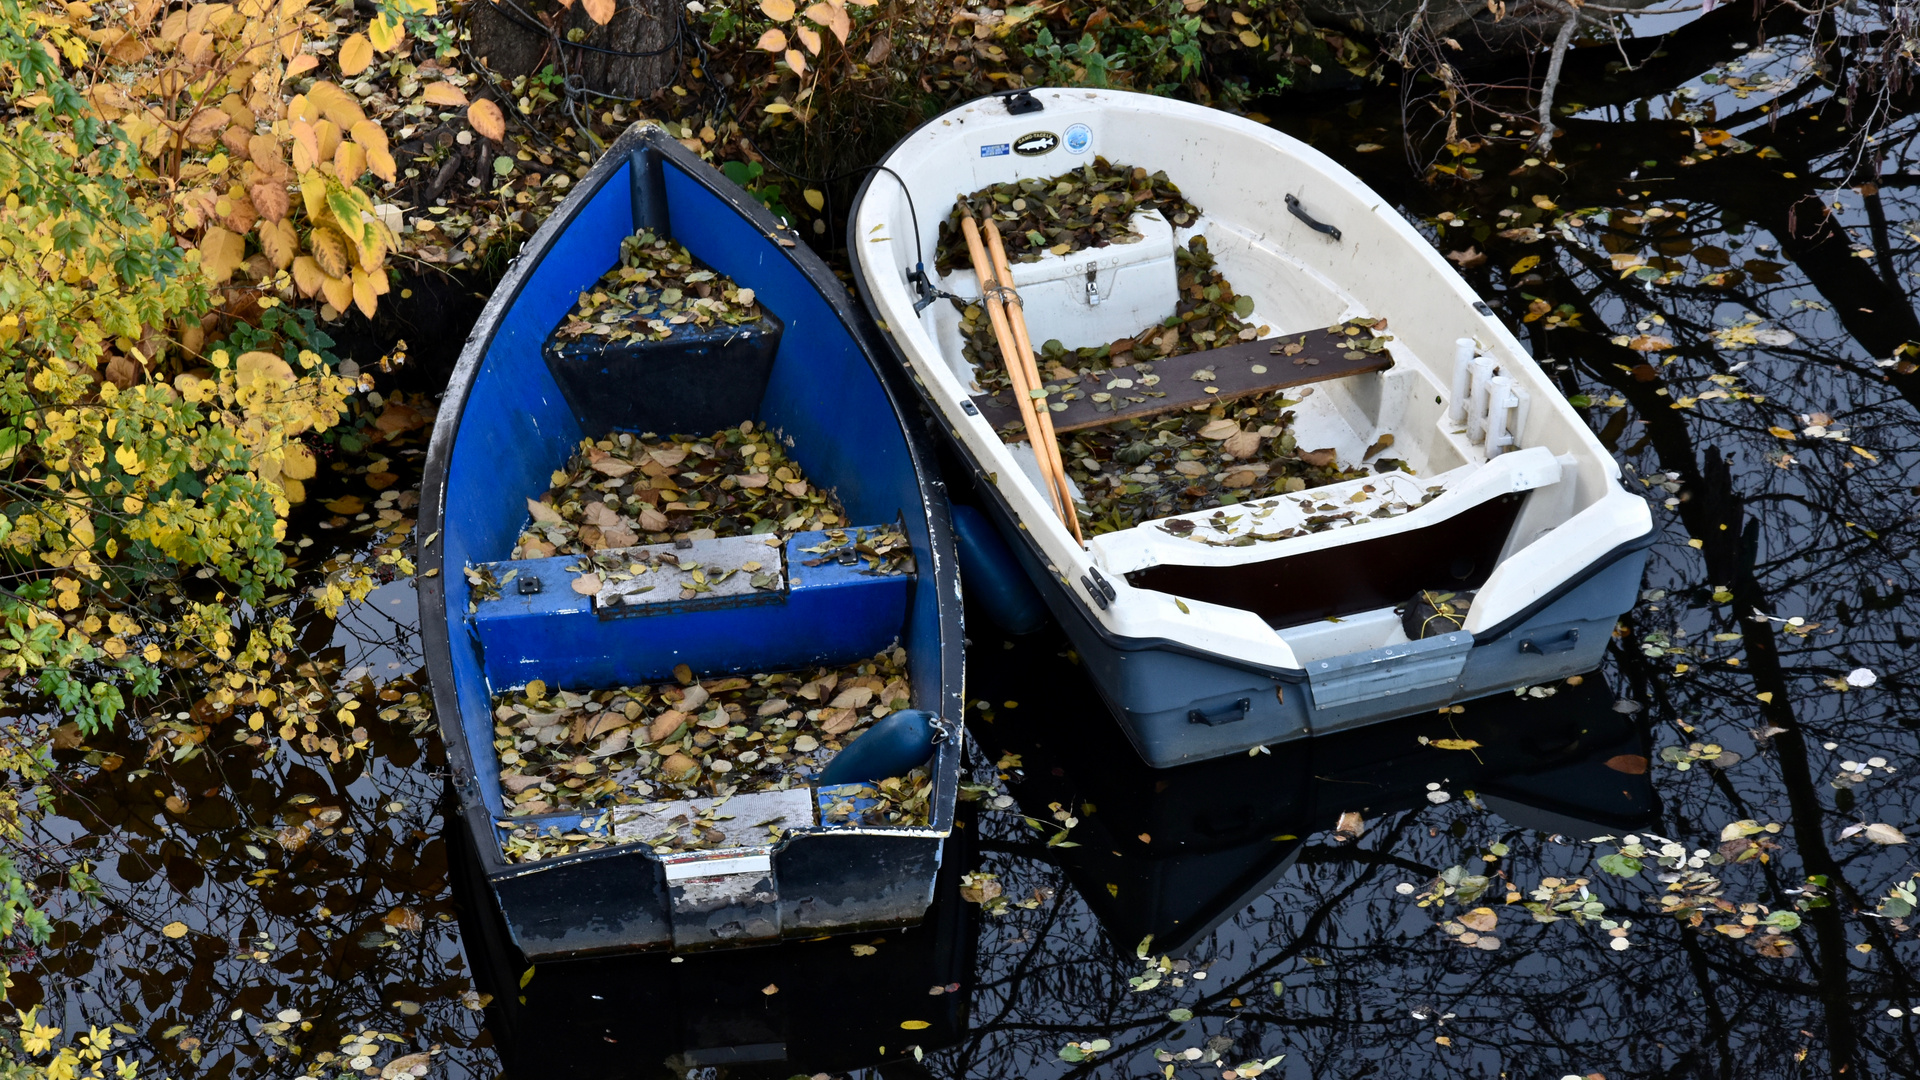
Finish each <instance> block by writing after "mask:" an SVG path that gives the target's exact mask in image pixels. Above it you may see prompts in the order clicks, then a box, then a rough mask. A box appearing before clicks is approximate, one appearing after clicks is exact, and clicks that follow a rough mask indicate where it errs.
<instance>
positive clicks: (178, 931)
mask: <svg viewBox="0 0 1920 1080" xmlns="http://www.w3.org/2000/svg"><path fill="white" fill-rule="evenodd" d="M160 932H161V933H162V934H164V935H166V936H167V937H170V938H174V939H176V940H177V939H179V938H183V937H186V936H187V924H186V923H183V922H170V923H168V924H167V925H165V926H163V927H161V928H160Z"/></svg>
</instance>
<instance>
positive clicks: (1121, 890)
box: [967, 620, 1654, 955]
mask: <svg viewBox="0 0 1920 1080" xmlns="http://www.w3.org/2000/svg"><path fill="white" fill-rule="evenodd" d="M973 625H975V626H981V625H984V620H979V621H974V622H973ZM983 637H985V638H989V639H991V640H979V641H977V642H976V644H975V655H974V656H972V657H970V658H969V659H970V662H969V667H968V674H969V680H968V687H967V690H968V697H969V698H970V699H972V700H973V701H975V702H976V703H977V702H981V701H984V702H987V703H989V704H990V705H991V706H992V707H993V708H991V709H990V710H989V711H990V712H992V714H993V720H992V722H990V723H980V722H978V721H977V720H975V721H974V722H973V723H972V728H973V731H974V733H975V736H976V738H977V739H978V741H979V743H980V746H981V748H982V749H983V750H984V751H985V752H987V753H989V754H993V755H996V756H998V755H1002V754H1008V753H1012V754H1016V755H1018V756H1019V759H1020V765H1019V766H1018V767H1017V768H1013V769H1007V770H1003V771H1004V772H1005V773H1006V775H1007V777H1008V790H1009V792H1010V794H1011V795H1012V796H1013V798H1014V800H1015V801H1016V804H1017V806H1018V808H1019V810H1020V811H1022V812H1024V813H1025V814H1026V815H1027V816H1029V817H1032V818H1035V819H1037V820H1040V821H1051V820H1054V815H1055V806H1056V804H1057V806H1058V807H1061V808H1068V809H1069V810H1070V811H1071V812H1072V813H1073V814H1074V816H1076V817H1077V818H1078V819H1079V823H1078V824H1077V825H1076V826H1075V827H1074V828H1073V829H1072V830H1071V839H1072V840H1073V841H1074V842H1075V843H1076V844H1077V845H1078V846H1077V847H1071V848H1059V847H1055V848H1050V849H1045V851H1046V854H1047V855H1048V856H1050V857H1052V858H1054V859H1057V860H1058V861H1059V862H1060V863H1061V864H1062V867H1063V869H1064V870H1065V872H1066V876H1067V879H1068V880H1069V881H1070V882H1072V884H1073V885H1074V887H1075V890H1076V891H1077V892H1078V893H1079V894H1080V895H1081V896H1083V897H1084V898H1085V902H1086V904H1087V905H1088V907H1089V908H1090V909H1091V910H1092V912H1093V914H1094V915H1095V916H1096V917H1097V918H1098V919H1099V921H1100V923H1101V924H1102V925H1103V926H1104V927H1105V928H1106V930H1107V931H1108V933H1109V934H1110V935H1111V937H1112V939H1113V944H1114V947H1115V948H1119V949H1124V950H1127V951H1132V950H1133V949H1134V947H1135V946H1137V945H1138V944H1139V943H1140V941H1141V939H1142V938H1144V937H1146V936H1147V935H1149V934H1152V935H1153V936H1154V942H1153V946H1152V948H1153V951H1154V952H1156V953H1168V954H1172V955H1179V954H1181V953H1183V952H1185V951H1186V950H1189V949H1191V948H1192V947H1193V946H1194V945H1196V944H1199V943H1201V942H1203V941H1204V940H1205V939H1206V937H1207V935H1208V934H1210V933H1212V932H1213V930H1214V929H1215V928H1216V927H1218V926H1219V925H1220V924H1221V923H1222V922H1224V921H1225V920H1226V919H1228V918H1229V917H1231V916H1232V915H1233V914H1234V912H1236V911H1238V910H1240V909H1241V908H1243V907H1245V906H1246V905H1247V904H1248V903H1250V902H1251V901H1252V900H1254V899H1255V898H1257V897H1259V896H1260V895H1261V894H1263V893H1265V892H1266V891H1267V890H1268V889H1270V888H1271V887H1272V886H1273V885H1274V883H1275V882H1276V881H1278V880H1279V879H1280V878H1281V877H1282V876H1283V875H1284V874H1285V873H1286V872H1287V870H1288V868H1289V867H1291V866H1292V865H1293V863H1294V862H1295V860H1296V859H1298V858H1299V856H1300V854H1301V851H1302V850H1303V849H1304V848H1305V847H1306V842H1307V841H1308V840H1309V839H1312V838H1313V836H1314V834H1317V833H1324V832H1326V831H1327V830H1332V829H1336V827H1337V826H1338V824H1339V822H1340V821H1341V818H1342V815H1348V814H1357V815H1359V818H1360V819H1361V820H1363V821H1364V820H1375V819H1378V818H1379V817H1380V816H1382V815H1386V814H1394V813H1398V812H1403V811H1406V810H1410V809H1413V808H1415V807H1420V806H1425V805H1427V804H1428V803H1429V801H1430V800H1437V799H1440V798H1441V797H1442V793H1443V792H1444V793H1445V795H1444V797H1445V798H1449V799H1452V798H1464V797H1465V793H1467V792H1469V791H1471V792H1473V793H1474V794H1475V795H1476V796H1477V797H1478V798H1479V799H1480V800H1481V801H1482V802H1483V803H1485V804H1486V805H1487V807H1488V808H1489V809H1491V810H1493V811H1494V812H1495V813H1497V814H1499V815H1500V816H1501V817H1503V818H1505V819H1506V820H1507V821H1508V822H1510V823H1512V824H1514V825H1517V826H1519V827H1521V828H1528V829H1537V830H1540V831H1542V832H1546V833H1562V834H1565V835H1567V836H1569V837H1576V838H1578V839H1582V840H1585V839H1587V838H1589V837H1592V836H1595V835H1598V834H1600V833H1605V832H1624V831H1629V830H1632V829H1634V828H1639V827H1643V826H1644V825H1646V824H1647V823H1648V822H1650V821H1651V820H1652V818H1653V810H1654V795H1653V785H1652V783H1651V780H1650V778H1649V776H1648V773H1647V768H1646V766H1647V758H1646V754H1647V742H1646V739H1647V736H1646V732H1645V725H1644V724H1641V723H1637V722H1636V721H1635V717H1634V716H1632V715H1629V714H1622V713H1620V712H1616V711H1615V710H1614V702H1615V697H1614V695H1613V693H1612V692H1611V691H1610V690H1608V688H1607V687H1606V686H1605V685H1604V683H1603V682H1602V680H1601V679H1600V678H1599V677H1598V676H1587V677H1584V678H1580V680H1579V682H1578V683H1576V684H1573V685H1568V684H1567V683H1565V682H1562V683H1559V684H1557V685H1555V686H1553V687H1552V692H1551V694H1549V695H1548V696H1545V697H1535V696H1530V695H1520V696H1516V695H1513V694H1502V695H1498V696H1495V697H1490V698H1484V699H1481V700H1478V701H1473V702H1469V703H1467V704H1465V705H1464V706H1463V707H1462V709H1463V711H1461V712H1457V713H1456V712H1445V713H1426V714H1423V715H1418V716H1411V717H1405V718H1403V719H1400V720H1395V721H1389V722H1387V723H1384V724H1380V725H1377V726H1373V727H1369V728H1366V729H1363V730H1357V731H1350V732H1343V733H1338V734H1333V735H1327V736H1321V737H1317V738H1313V739H1305V740H1299V741H1296V742H1291V743H1287V744H1284V745H1280V746H1275V747H1273V748H1271V750H1270V751H1269V752H1266V753H1259V752H1256V753H1254V754H1252V755H1251V756H1248V755H1240V756H1238V757H1233V758H1225V759H1217V760H1214V761H1209V762H1204V763H1200V764H1195V765H1187V766H1182V767H1179V768H1173V769H1151V768H1148V767H1147V766H1146V765H1144V764H1143V763H1142V762H1141V761H1140V758H1139V756H1138V755H1137V754H1136V753H1135V752H1134V750H1133V748H1132V746H1130V745H1129V744H1128V743H1127V742H1126V740H1124V739H1121V738H1117V737H1115V735H1114V733H1113V729H1112V727H1111V725H1110V723H1109V721H1108V720H1107V718H1106V716H1105V715H1104V713H1103V712H1102V711H1101V709H1100V708H1099V706H1098V704H1097V700H1096V698H1095V697H1094V691H1093V690H1092V688H1091V685H1090V684H1089V683H1088V681H1087V679H1086V677H1085V676H1084V675H1081V674H1079V669H1078V667H1077V666H1076V665H1074V664H1073V663H1071V662H1070V661H1069V660H1068V659H1066V658H1065V655H1064V654H1065V653H1066V650H1067V644H1066V642H1065V641H1064V640H1062V639H1058V638H1048V637H1047V635H1045V634H1040V635H1034V636H1032V637H1028V638H1022V639H1018V640H1016V641H1015V642H1013V643H1011V645H1012V647H1006V645H1007V643H1003V642H1002V641H1000V640H999V637H1000V635H996V634H992V633H988V634H986V635H983ZM989 653H990V654H991V655H989ZM1008 701H1012V702H1015V703H1016V705H1017V707H1016V708H1013V709H1008V708H1006V707H1005V702H1008ZM1423 740H1424V741H1423ZM1440 740H1455V741H1454V742H1450V743H1447V744H1445V745H1447V746H1465V745H1466V744H1467V743H1473V744H1475V745H1472V746H1470V747H1466V748H1465V749H1442V748H1440V747H1436V746H1435V745H1434V744H1435V743H1436V742H1439V741H1440ZM1349 820H1352V819H1349ZM983 846H985V847H988V848H995V847H1000V846H1001V845H996V844H994V843H992V842H986V843H985V844H983ZM1036 846H1037V845H1036ZM1022 848H1023V849H1024V845H1022Z"/></svg>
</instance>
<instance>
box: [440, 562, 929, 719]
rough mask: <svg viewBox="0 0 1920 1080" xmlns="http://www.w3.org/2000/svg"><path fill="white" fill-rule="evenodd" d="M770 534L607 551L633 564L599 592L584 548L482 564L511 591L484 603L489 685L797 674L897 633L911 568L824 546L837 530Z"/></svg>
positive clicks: (574, 685) (846, 658)
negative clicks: (878, 566) (875, 567)
mask: <svg viewBox="0 0 1920 1080" xmlns="http://www.w3.org/2000/svg"><path fill="white" fill-rule="evenodd" d="M835 532H836V533H838V532H840V530H835ZM858 532H859V530H857V529H848V530H845V532H844V533H843V534H842V535H843V536H844V537H846V538H851V537H853V536H855V535H857V533H858ZM768 539H769V537H767V536H734V537H723V538H720V539H717V540H696V541H692V542H690V543H683V544H682V545H675V544H653V545H646V546H642V547H633V548H623V549H618V550H615V551H606V552H600V553H598V554H596V555H595V556H594V560H595V563H596V565H605V564H608V563H620V564H624V565H625V566H626V567H627V568H628V569H626V570H618V569H615V570H601V571H598V572H597V573H596V576H597V577H599V578H600V579H601V580H600V583H599V587H598V588H594V589H593V591H592V594H591V595H587V594H583V593H581V592H578V591H576V590H575V588H574V583H575V582H576V581H577V580H578V579H579V578H581V577H582V569H583V568H584V567H585V564H586V560H587V557H586V556H583V555H558V556H554V557H552V558H546V559H516V560H508V561H502V562H494V563H486V564H484V565H483V568H482V570H483V573H486V574H491V576H492V579H493V581H494V582H496V583H497V584H498V586H499V592H500V595H499V597H498V598H495V599H476V600H475V601H473V603H474V607H475V610H474V612H473V615H472V619H471V624H470V625H471V626H472V628H473V634H474V637H475V639H476V641H477V643H478V644H479V646H480V652H481V662H482V664H483V665H484V667H485V671H486V676H487V681H488V682H489V684H491V685H492V686H493V687H494V688H495V690H496V691H498V690H501V689H504V688H506V687H511V686H524V685H525V684H527V683H528V682H531V681H532V680H534V679H540V680H543V681H545V682H546V684H547V685H548V686H552V687H556V688H562V689H601V688H606V687H612V686H632V685H635V684H638V683H643V682H651V681H656V680H661V679H667V678H671V677H672V675H673V669H674V668H675V667H676V666H678V665H681V664H685V665H686V666H687V667H689V668H691V669H692V670H693V671H694V672H695V673H697V674H699V675H702V676H706V675H718V674H726V673H734V672H748V671H785V670H791V669H794V668H800V667H806V666H808V665H813V664H840V663H847V662H850V661H854V660H859V659H863V658H865V657H870V656H872V655H874V654H875V653H877V652H879V651H881V650H882V649H885V648H888V647H889V646H891V645H893V644H895V642H896V641H897V640H898V639H899V637H900V635H901V628H902V627H903V626H904V625H905V623H906V618H907V604H908V582H909V581H911V580H912V577H913V575H912V572H911V570H908V571H904V572H899V573H892V574H882V573H876V572H872V571H871V570H869V568H868V563H867V560H865V559H861V558H857V557H855V558H850V556H851V555H852V552H851V551H850V550H845V551H844V552H843V551H836V550H823V549H832V548H834V546H835V543H836V542H835V540H834V539H833V538H832V537H830V536H829V534H828V533H826V532H806V533H798V534H795V535H794V536H792V537H790V538H788V539H787V540H786V541H785V542H784V543H779V542H778V541H776V542H775V545H771V546H770V545H769V543H768ZM809 548H812V549H816V550H814V551H809V550H807V549H809ZM676 563H677V565H676ZM635 569H637V571H638V572H633V571H634V570H635ZM627 574H630V576H626V577H625V579H624V580H616V579H618V578H621V577H622V576H623V575H627ZM661 616H671V617H670V618H662V617H661Z"/></svg>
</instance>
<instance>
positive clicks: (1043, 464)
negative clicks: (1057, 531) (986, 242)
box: [960, 208, 1075, 522]
mask: <svg viewBox="0 0 1920 1080" xmlns="http://www.w3.org/2000/svg"><path fill="white" fill-rule="evenodd" d="M960 234H961V236H963V237H964V238H965V239H966V241H967V255H968V256H969V257H970V258H971V259H972V260H973V273H974V276H975V277H977V278H978V279H979V280H980V294H981V297H982V299H983V300H984V301H985V302H986V305H987V319H988V321H989V322H990V323H991V324H992V326H993V336H994V339H995V341H997V342H998V343H999V345H1000V356H1001V359H1002V360H1003V361H1004V362H1005V364H1006V368H1007V379H1008V381H1010V382H1011V383H1012V384H1013V398H1014V402H1015V404H1016V405H1018V406H1019V409H1020V422H1021V423H1022V424H1024V425H1026V429H1027V441H1028V442H1029V443H1030V444H1032V445H1033V448H1034V458H1035V460H1036V461H1038V462H1039V465H1040V475H1041V476H1042V477H1043V478H1044V479H1045V487H1046V488H1047V494H1048V495H1049V496H1050V497H1051V498H1052V500H1053V504H1054V506H1053V508H1054V510H1055V512H1057V513H1058V514H1059V515H1060V517H1061V518H1062V519H1063V520H1065V521H1069V522H1070V521H1072V520H1073V519H1074V517H1075V514H1074V511H1073V502H1072V500H1071V499H1069V498H1068V497H1067V490H1068V489H1067V486H1066V483H1065V477H1064V476H1057V475H1056V474H1055V473H1054V469H1053V465H1052V461H1051V459H1049V458H1048V457H1047V455H1046V454H1044V453H1042V452H1041V450H1040V444H1039V439H1038V437H1037V435H1036V434H1035V433H1036V432H1038V431H1039V430H1040V421H1039V418H1038V417H1037V416H1036V415H1035V412H1036V410H1035V409H1034V402H1033V393H1032V391H1033V386H1034V384H1033V383H1031V382H1029V381H1028V379H1027V375H1026V367H1025V366H1024V365H1022V364H1021V363H1020V362H1019V360H1018V359H1017V357H1016V351H1017V350H1016V348H1015V346H1014V343H1013V330H1012V328H1011V327H1010V326H1009V325H1008V323H1007V312H1006V308H1005V305H1004V304H1003V303H1002V302H1001V298H1000V291H1001V284H1000V279H999V278H998V277H997V276H996V275H995V274H994V273H993V268H992V263H991V262H989V261H988V259H987V253H986V249H985V248H984V247H983V246H982V245H981V243H980V226H979V223H978V222H976V221H975V220H974V217H973V211H972V209H971V208H966V209H965V210H964V216H962V217H961V219H960Z"/></svg>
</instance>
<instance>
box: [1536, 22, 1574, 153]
mask: <svg viewBox="0 0 1920 1080" xmlns="http://www.w3.org/2000/svg"><path fill="white" fill-rule="evenodd" d="M1560 7H1561V9H1562V10H1564V11H1565V12H1566V13H1567V17H1566V19H1565V20H1564V21H1563V22H1561V24H1560V32H1559V33H1557V34H1555V35H1554V36H1553V58H1552V59H1551V60H1548V61H1547V78H1546V81H1544V82H1542V83H1541V84H1540V130H1539V131H1538V132H1537V133H1535V135H1534V137H1533V147H1534V149H1535V150H1537V151H1539V152H1540V153H1541V154H1543V155H1544V154H1546V153H1549V152H1550V151H1552V149H1553V92H1554V91H1555V90H1556V89H1558V88H1559V86H1560V66H1561V64H1562V63H1564V62H1565V61H1566V59H1567V49H1568V47H1569V46H1571V45H1572V44H1573V35H1574V32H1575V31H1577V30H1579V29H1580V11H1579V9H1578V8H1575V7H1573V6H1572V5H1570V4H1561V5H1560Z"/></svg>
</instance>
